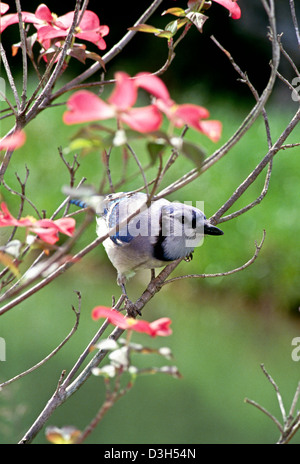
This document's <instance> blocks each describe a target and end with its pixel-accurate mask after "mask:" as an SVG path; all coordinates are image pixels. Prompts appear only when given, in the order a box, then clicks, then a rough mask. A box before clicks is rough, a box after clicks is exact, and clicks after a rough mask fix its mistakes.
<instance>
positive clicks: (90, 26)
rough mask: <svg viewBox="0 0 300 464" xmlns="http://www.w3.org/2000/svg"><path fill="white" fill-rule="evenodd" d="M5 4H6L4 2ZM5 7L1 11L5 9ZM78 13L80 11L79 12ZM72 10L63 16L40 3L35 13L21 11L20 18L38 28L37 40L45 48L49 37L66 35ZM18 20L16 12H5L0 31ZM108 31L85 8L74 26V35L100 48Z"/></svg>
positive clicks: (103, 47)
mask: <svg viewBox="0 0 300 464" xmlns="http://www.w3.org/2000/svg"><path fill="white" fill-rule="evenodd" d="M5 5H6V4H5ZM7 6H8V5H7ZM7 9H8V8H7V7H5V8H3V11H4V12H5V11H7ZM1 13H2V10H1ZM79 14H80V13H79ZM73 18H74V12H69V13H67V14H65V15H63V16H57V15H56V14H54V13H51V11H50V10H49V8H48V7H47V5H45V4H43V3H42V4H41V5H39V6H38V7H37V9H36V11H35V13H34V14H33V13H29V12H26V11H24V12H22V19H23V21H24V22H25V23H33V24H34V26H35V27H36V29H37V30H38V40H39V42H41V43H42V45H43V47H44V48H45V49H48V48H49V47H50V43H51V39H63V38H65V37H67V35H68V32H69V29H70V27H71V25H72V22H73ZM18 22H19V17H18V14H17V13H13V14H7V15H4V16H2V17H1V24H0V32H1V33H2V32H3V31H4V29H6V28H7V27H8V26H10V25H12V24H16V23H18ZM108 33H109V27H108V26H101V25H100V21H99V18H98V16H97V15H96V14H95V13H94V12H92V11H90V10H86V11H85V12H84V14H83V16H82V18H81V21H80V24H79V25H78V26H77V27H76V28H75V33H74V35H75V37H78V38H79V39H82V40H87V41H89V42H92V43H94V44H95V45H97V47H98V48H99V49H100V50H104V49H105V48H106V43H105V41H104V39H103V37H105V36H106V35H107V34H108Z"/></svg>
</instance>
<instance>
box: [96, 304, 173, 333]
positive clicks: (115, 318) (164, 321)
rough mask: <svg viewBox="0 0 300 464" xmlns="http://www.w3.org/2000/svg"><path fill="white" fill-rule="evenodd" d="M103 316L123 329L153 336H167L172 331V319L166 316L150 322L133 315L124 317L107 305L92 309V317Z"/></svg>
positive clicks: (98, 317)
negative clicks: (134, 317)
mask: <svg viewBox="0 0 300 464" xmlns="http://www.w3.org/2000/svg"><path fill="white" fill-rule="evenodd" d="M102 317H105V318H107V319H108V320H109V322H111V323H112V324H114V325H116V326H118V327H120V328H121V329H124V330H126V329H129V330H134V331H135V332H142V333H146V334H148V335H151V337H155V336H156V335H160V336H167V335H170V334H171V333H172V331H171V329H170V328H169V325H170V324H171V320H170V319H168V318H166V317H164V318H161V319H157V320H156V321H154V322H148V321H144V320H142V319H139V320H135V319H133V318H132V317H124V316H123V315H122V314H121V313H119V312H118V311H116V310H115V309H111V308H108V307H107V306H96V307H95V308H94V309H93V311H92V318H93V319H94V320H97V319H100V318H102Z"/></svg>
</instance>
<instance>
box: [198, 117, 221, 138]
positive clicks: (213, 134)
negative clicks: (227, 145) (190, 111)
mask: <svg viewBox="0 0 300 464" xmlns="http://www.w3.org/2000/svg"><path fill="white" fill-rule="evenodd" d="M198 130H199V131H200V132H202V133H203V134H205V135H206V136H207V137H209V138H210V139H211V140H212V141H213V142H218V141H219V139H220V137H221V135H222V123H221V122H220V121H200V122H199V129H198Z"/></svg>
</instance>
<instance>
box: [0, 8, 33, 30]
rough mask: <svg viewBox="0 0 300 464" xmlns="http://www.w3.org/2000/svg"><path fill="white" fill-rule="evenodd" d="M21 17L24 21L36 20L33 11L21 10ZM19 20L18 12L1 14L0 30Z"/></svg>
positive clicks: (31, 21)
mask: <svg viewBox="0 0 300 464" xmlns="http://www.w3.org/2000/svg"><path fill="white" fill-rule="evenodd" d="M22 19H23V21H24V22H25V23H36V22H38V20H37V19H36V17H35V15H34V14H33V13H28V12H27V11H23V13H22ZM18 22H19V16H18V13H12V14H7V15H5V16H1V20H0V32H1V33H2V32H3V31H4V29H6V28H7V27H8V26H11V25H12V24H17V23H18Z"/></svg>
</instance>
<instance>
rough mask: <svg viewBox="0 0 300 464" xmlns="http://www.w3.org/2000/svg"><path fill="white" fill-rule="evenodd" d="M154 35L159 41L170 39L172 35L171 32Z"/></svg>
mask: <svg viewBox="0 0 300 464" xmlns="http://www.w3.org/2000/svg"><path fill="white" fill-rule="evenodd" d="M154 35H155V36H156V37H159V38H161V39H171V37H173V35H174V34H172V32H169V31H161V32H159V33H158V34H154Z"/></svg>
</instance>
